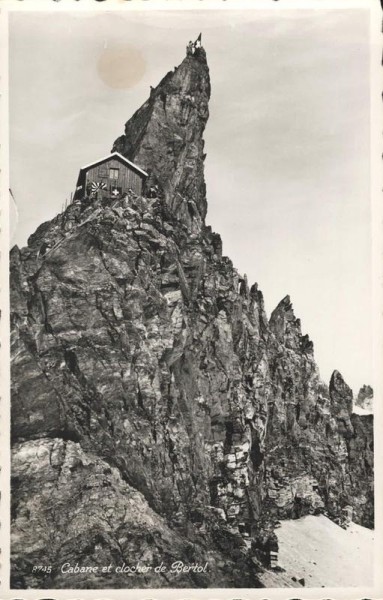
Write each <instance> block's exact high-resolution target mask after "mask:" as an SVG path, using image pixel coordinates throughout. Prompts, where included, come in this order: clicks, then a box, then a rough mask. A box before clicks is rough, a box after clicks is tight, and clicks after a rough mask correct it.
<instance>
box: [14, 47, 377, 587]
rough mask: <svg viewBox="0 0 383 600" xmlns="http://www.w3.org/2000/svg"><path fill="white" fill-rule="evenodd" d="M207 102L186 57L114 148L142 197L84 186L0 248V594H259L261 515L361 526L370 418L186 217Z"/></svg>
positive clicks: (282, 313) (200, 70)
mask: <svg viewBox="0 0 383 600" xmlns="http://www.w3.org/2000/svg"><path fill="white" fill-rule="evenodd" d="M209 94H210V83H209V71H208V67H207V62H206V55H205V52H204V50H203V48H196V50H195V51H194V53H190V52H189V53H188V55H187V57H186V58H185V59H184V60H183V62H182V63H181V65H180V66H179V67H178V68H176V69H175V71H174V72H171V73H169V74H168V75H166V77H165V78H164V79H163V80H162V81H161V82H160V84H159V85H158V86H157V87H156V88H154V89H153V90H152V92H151V94H150V98H149V99H148V101H147V102H146V103H145V104H144V105H143V106H142V107H141V108H140V109H139V110H138V111H137V112H136V113H135V114H134V115H133V117H132V118H131V119H130V120H129V121H128V123H127V124H126V126H125V134H124V135H123V136H121V137H120V138H119V139H118V140H116V142H115V144H114V146H113V149H114V150H118V151H119V152H120V153H122V154H124V155H125V156H126V157H128V158H129V159H134V161H135V162H136V163H138V164H139V165H141V166H142V167H144V168H145V170H147V171H148V172H149V173H150V177H149V181H148V182H147V186H146V190H145V192H144V194H143V197H137V196H135V195H134V194H133V193H130V194H128V195H126V196H125V197H123V198H118V199H112V198H104V199H100V200H96V199H90V198H88V197H84V198H83V199H80V200H78V201H76V202H74V203H73V204H71V205H70V206H69V207H68V208H67V210H66V211H65V212H64V213H62V214H60V215H58V216H57V217H56V218H55V219H53V220H52V221H50V222H48V223H45V224H43V225H42V226H40V227H39V228H38V229H37V231H36V232H35V233H34V234H33V235H32V236H31V237H30V238H29V240H28V246H27V247H26V248H23V249H19V248H17V247H15V248H13V250H12V252H11V311H12V314H11V321H12V440H13V459H12V478H13V480H12V481H13V483H12V489H13V493H12V500H13V506H12V534H13V542H12V561H13V562H12V582H13V586H14V587H17V588H26V587H40V588H46V589H49V588H63V587H70V588H101V587H104V588H108V587H109V588H118V587H166V586H167V587H209V586H211V587H259V586H262V584H261V583H260V581H259V578H258V574H259V572H260V571H261V570H262V569H263V568H265V566H267V563H268V550H269V549H270V548H272V547H273V543H274V541H273V540H275V534H274V527H275V524H276V522H277V520H278V519H280V518H284V517H289V518H291V517H293V518H294V517H298V516H301V515H305V514H316V513H318V512H323V513H325V514H327V515H328V516H330V518H332V519H334V520H337V521H338V522H339V523H343V522H344V518H345V517H344V514H345V513H344V510H345V508H347V507H352V509H353V513H354V517H353V518H354V520H356V521H357V522H359V523H361V524H363V525H367V526H369V527H371V526H372V525H373V490H372V485H373V449H372V417H371V416H367V417H361V416H358V415H354V414H352V395H351V396H350V393H351V392H350V389H349V388H348V386H347V385H346V384H345V382H344V381H343V379H342V376H341V375H340V374H339V373H338V372H336V371H335V372H334V374H333V376H332V378H331V382H330V388H328V387H327V386H326V385H325V384H324V383H323V382H322V381H321V380H320V377H319V372H318V368H317V365H316V363H315V360H314V353H313V344H312V342H311V341H310V340H309V338H308V336H306V335H302V332H301V325H300V321H299V319H297V318H296V317H295V315H294V312H293V308H292V304H291V301H290V298H289V297H288V296H286V298H284V299H283V300H282V301H281V302H280V304H279V305H278V306H277V308H276V309H275V310H274V311H273V313H272V315H271V318H270V320H268V319H267V316H266V313H265V309H264V304H263V296H262V293H261V292H260V291H259V290H258V287H257V284H254V285H252V286H249V285H248V282H247V279H246V276H242V275H240V274H239V273H238V271H237V270H236V269H235V268H234V267H233V264H232V262H231V261H230V259H229V258H227V257H224V256H222V244H221V239H220V237H219V235H217V234H215V233H213V232H212V231H211V228H210V227H207V226H206V225H205V222H204V217H205V214H206V206H207V205H206V189H205V182H204V174H203V161H204V159H205V155H204V153H203V138H202V135H203V131H204V127H205V124H206V121H207V117H208V99H209ZM174 561H183V562H184V563H185V564H188V565H191V564H198V565H202V566H204V565H205V566H206V570H205V571H204V572H197V571H193V570H191V571H189V572H183V573H178V574H170V573H169V570H166V571H164V572H160V573H157V572H155V571H154V567H155V566H156V565H160V564H161V562H163V563H165V565H166V566H167V567H170V565H171V564H172V563H173V562H174ZM76 562H77V563H78V564H79V565H82V566H88V567H89V568H90V567H92V566H96V567H98V570H96V572H87V573H77V574H76V573H73V574H71V575H68V574H67V573H62V570H61V567H62V565H63V564H66V563H70V564H71V565H74V564H75V563H76ZM124 563H125V564H126V565H136V564H138V563H139V564H142V565H147V566H151V567H152V568H151V569H149V571H148V572H146V573H137V572H136V573H135V572H130V573H120V572H116V570H115V567H118V566H121V565H123V564H124ZM32 564H47V565H51V566H52V569H51V572H50V573H47V572H41V571H40V572H33V570H32V569H31V566H30V565H32ZM109 564H111V565H112V566H113V568H112V569H111V571H110V572H106V573H103V572H102V571H101V569H102V567H103V566H105V565H106V566H107V565H109Z"/></svg>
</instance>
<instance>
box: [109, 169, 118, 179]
mask: <svg viewBox="0 0 383 600" xmlns="http://www.w3.org/2000/svg"><path fill="white" fill-rule="evenodd" d="M118 171H119V169H109V179H118Z"/></svg>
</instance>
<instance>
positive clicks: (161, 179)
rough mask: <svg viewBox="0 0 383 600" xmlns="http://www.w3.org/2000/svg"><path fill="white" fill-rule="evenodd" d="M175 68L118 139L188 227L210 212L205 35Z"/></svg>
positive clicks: (117, 147) (122, 150) (123, 150)
mask: <svg viewBox="0 0 383 600" xmlns="http://www.w3.org/2000/svg"><path fill="white" fill-rule="evenodd" d="M186 52H187V53H186V57H185V58H184V59H183V61H182V62H181V64H180V65H179V66H178V67H175V68H174V70H173V71H170V72H169V73H167V74H166V75H165V77H164V78H163V79H162V80H161V81H160V83H159V84H158V85H157V87H155V88H151V91H150V96H149V98H148V99H147V100H146V102H145V103H144V104H143V105H142V106H141V108H139V109H138V110H137V111H136V112H135V113H134V115H133V116H132V117H131V118H130V119H129V121H128V122H127V123H126V125H125V133H124V134H123V135H122V136H120V137H119V138H118V139H117V140H116V141H115V142H114V145H113V151H118V152H120V153H121V154H122V155H124V156H125V157H126V158H128V159H129V160H133V161H134V162H135V163H136V164H138V165H140V166H142V167H143V168H144V169H145V170H146V171H147V172H148V173H149V175H150V176H149V180H148V182H147V187H148V188H150V187H151V186H153V187H155V186H158V188H159V189H160V192H161V193H162V194H163V195H164V197H165V200H166V203H167V204H168V206H169V208H170V209H171V211H172V212H173V213H174V214H175V215H176V216H177V218H178V219H180V220H181V221H182V222H184V223H186V224H187V225H188V226H189V227H190V225H191V221H193V220H197V221H198V220H203V219H204V218H205V215H206V210H207V203H206V186H205V178H204V165H203V163H204V160H205V154H204V141H203V132H204V129H205V125H206V122H207V119H208V116H209V109H208V102H209V98H210V77H209V68H208V65H207V60H206V53H205V50H204V48H203V47H202V46H201V45H200V40H197V41H196V42H194V44H193V43H191V42H189V45H188V46H187V51H186Z"/></svg>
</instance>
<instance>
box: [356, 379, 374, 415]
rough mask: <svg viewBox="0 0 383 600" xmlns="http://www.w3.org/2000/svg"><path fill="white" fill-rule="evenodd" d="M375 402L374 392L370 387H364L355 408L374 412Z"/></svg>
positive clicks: (357, 398)
mask: <svg viewBox="0 0 383 600" xmlns="http://www.w3.org/2000/svg"><path fill="white" fill-rule="evenodd" d="M373 401H374V390H373V389H372V387H371V386H370V385H363V386H362V387H361V388H360V390H359V392H358V395H357V397H356V399H355V406H358V407H359V408H362V409H363V410H367V411H372V409H373Z"/></svg>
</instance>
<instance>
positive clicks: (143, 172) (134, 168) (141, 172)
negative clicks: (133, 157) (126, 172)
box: [80, 152, 148, 177]
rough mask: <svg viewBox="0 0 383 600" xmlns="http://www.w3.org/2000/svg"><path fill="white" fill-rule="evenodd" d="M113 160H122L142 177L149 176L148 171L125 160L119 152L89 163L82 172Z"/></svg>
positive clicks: (82, 168)
mask: <svg viewBox="0 0 383 600" xmlns="http://www.w3.org/2000/svg"><path fill="white" fill-rule="evenodd" d="M112 158H117V159H119V160H121V161H122V162H123V163H125V164H126V165H128V166H129V167H131V168H132V169H133V170H135V171H138V173H140V174H141V175H144V177H147V176H148V174H147V172H146V171H144V170H143V169H141V167H139V166H137V165H135V164H134V163H132V162H131V161H130V160H128V159H127V158H125V156H122V154H120V153H119V152H112V153H111V154H108V156H104V157H103V158H99V159H98V160H95V161H94V162H91V163H89V165H85V166H84V167H81V169H80V171H87V170H88V169H90V167H95V166H96V165H99V164H101V163H103V162H106V161H108V160H110V159H112Z"/></svg>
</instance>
